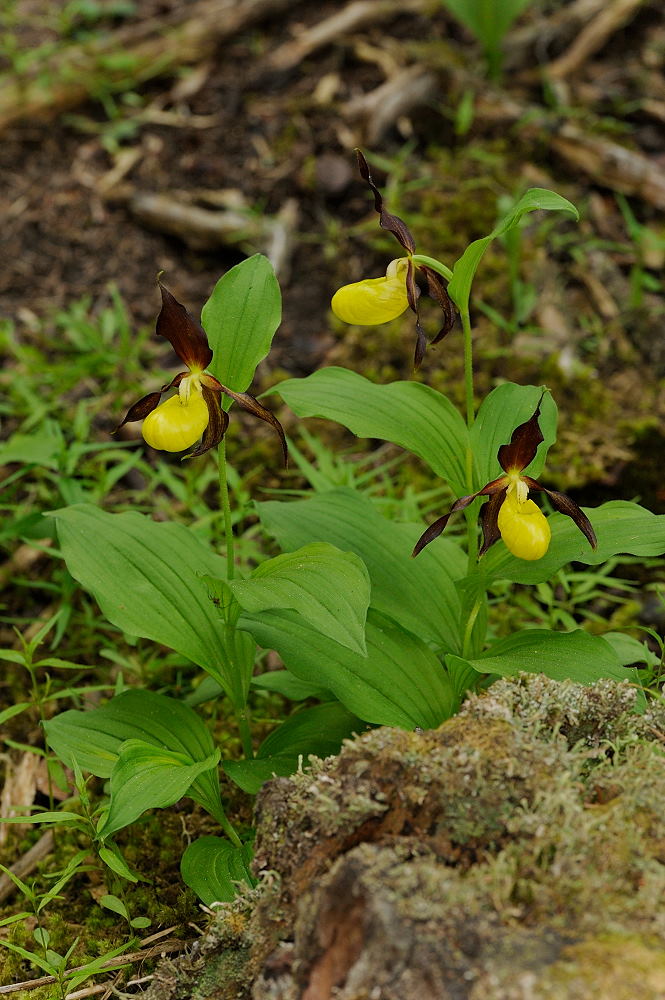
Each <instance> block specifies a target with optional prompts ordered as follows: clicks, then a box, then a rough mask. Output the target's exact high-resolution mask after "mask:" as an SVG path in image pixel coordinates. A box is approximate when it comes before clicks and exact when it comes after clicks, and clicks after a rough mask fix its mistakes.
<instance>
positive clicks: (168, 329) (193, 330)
mask: <svg viewBox="0 0 665 1000" xmlns="http://www.w3.org/2000/svg"><path fill="white" fill-rule="evenodd" d="M159 290H160V292H161V294H162V308H161V310H160V313H159V316H158V317H157V327H156V329H157V334H158V335H159V336H160V337H165V338H166V340H168V341H169V343H170V344H171V346H172V348H173V350H174V351H175V352H176V354H177V355H178V357H179V358H180V360H181V361H184V362H185V364H186V365H187V367H188V368H189V369H190V370H191V369H198V370H199V371H203V369H204V368H207V367H208V365H209V364H210V362H211V361H212V351H211V350H210V346H209V344H208V338H207V337H206V334H205V331H204V330H203V328H202V327H201V326H199V324H198V323H197V322H196V320H195V319H194V317H193V316H190V314H189V313H188V312H187V310H186V309H185V307H184V306H183V305H181V304H180V302H178V300H177V299H176V298H175V297H174V296H173V295H172V294H171V292H170V291H169V290H168V288H165V287H164V285H163V284H162V283H161V281H160V282H159Z"/></svg>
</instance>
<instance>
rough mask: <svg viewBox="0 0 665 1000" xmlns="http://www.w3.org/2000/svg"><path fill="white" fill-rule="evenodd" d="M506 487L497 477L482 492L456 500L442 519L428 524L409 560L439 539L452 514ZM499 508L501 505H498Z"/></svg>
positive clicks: (503, 478)
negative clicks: (479, 498)
mask: <svg viewBox="0 0 665 1000" xmlns="http://www.w3.org/2000/svg"><path fill="white" fill-rule="evenodd" d="M507 485H508V483H507V481H506V477H505V476H499V478H498V479H493V480H492V482H491V483H487V485H486V486H483V488H482V490H478V492H477V493H471V494H470V495H469V496H466V497H460V498H459V500H456V501H455V503H454V504H453V505H452V507H451V508H450V510H449V511H448V513H447V514H444V515H443V517H440V518H439V519H438V520H436V521H434V523H433V524H430V526H429V528H427V529H426V530H425V531H423V533H422V535H421V536H420V538H419V539H418V541H417V542H416V544H415V548H414V550H413V552H412V553H411V558H414V557H415V556H417V555H418V553H419V552H422V550H423V549H424V548H425V546H426V545H429V543H430V542H433V541H434V539H435V538H438V537H439V535H440V534H441V532H442V531H443V530H444V528H445V527H446V525H447V524H448V519H449V518H450V516H451V515H452V514H455V513H456V512H457V511H458V510H464V509H465V508H466V507H468V506H469V504H472V503H473V501H474V500H476V499H477V498H478V497H482V496H491V495H493V494H495V493H502V492H505V490H506V487H507ZM499 506H501V505H500V504H499Z"/></svg>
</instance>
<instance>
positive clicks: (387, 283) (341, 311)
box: [330, 258, 409, 326]
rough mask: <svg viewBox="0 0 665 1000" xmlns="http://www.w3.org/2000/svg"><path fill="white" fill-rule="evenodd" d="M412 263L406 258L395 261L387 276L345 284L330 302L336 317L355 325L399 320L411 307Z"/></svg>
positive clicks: (374, 324)
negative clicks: (409, 280)
mask: <svg viewBox="0 0 665 1000" xmlns="http://www.w3.org/2000/svg"><path fill="white" fill-rule="evenodd" d="M408 263H409V262H408V261H407V260H406V258H401V259H400V260H397V261H392V262H391V263H390V264H389V265H388V270H387V271H386V274H385V277H383V278H363V280H362V281H354V282H353V283H352V284H350V285H343V286H342V287H341V288H339V289H338V290H337V291H336V292H335V294H334V295H333V297H332V302H331V303H330V305H331V308H332V311H333V312H334V314H335V316H337V318H338V319H341V320H342V321H343V322H344V323H352V324H353V325H354V326H379V325H380V324H381V323H388V322H390V320H392V319H397V317H398V316H401V315H402V313H403V312H404V311H405V310H406V309H408V308H409V299H408V296H407V286H406V274H407V269H408Z"/></svg>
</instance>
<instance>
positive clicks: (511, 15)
mask: <svg viewBox="0 0 665 1000" xmlns="http://www.w3.org/2000/svg"><path fill="white" fill-rule="evenodd" d="M530 2H531V0H443V4H444V6H445V7H447V8H448V10H449V11H450V12H451V13H452V14H454V15H455V17H456V18H457V19H458V20H459V21H461V22H462V24H463V25H464V26H465V27H466V28H468V29H469V31H471V32H472V34H473V35H475V37H476V38H477V39H478V41H479V42H480V43H481V44H482V46H483V48H485V49H494V48H496V46H497V45H499V43H500V42H501V39H502V38H503V36H504V35H505V33H506V32H507V30H508V28H509V27H510V25H511V24H512V23H513V21H514V20H515V18H516V17H517V15H518V14H520V13H521V11H523V10H524V8H525V7H526V6H527V4H529V3H530Z"/></svg>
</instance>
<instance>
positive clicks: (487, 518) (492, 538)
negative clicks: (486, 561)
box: [478, 488, 506, 556]
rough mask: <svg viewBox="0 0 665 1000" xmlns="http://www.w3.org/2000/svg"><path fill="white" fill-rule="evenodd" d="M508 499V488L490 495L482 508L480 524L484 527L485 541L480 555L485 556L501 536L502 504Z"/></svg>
mask: <svg viewBox="0 0 665 1000" xmlns="http://www.w3.org/2000/svg"><path fill="white" fill-rule="evenodd" d="M505 499H506V488H504V489H502V490H500V491H499V492H498V493H494V495H493V496H490V498H489V500H488V501H487V503H484V504H483V505H482V507H481V508H480V525H481V527H482V529H483V543H482V545H481V546H480V550H479V552H478V555H479V556H484V555H485V553H486V552H487V550H488V549H490V548H491V547H492V546H493V545H494V543H495V542H498V541H499V539H500V538H501V531H500V530H499V523H498V522H499V511H500V509H501V504H502V503H503V501H504V500H505Z"/></svg>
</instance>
